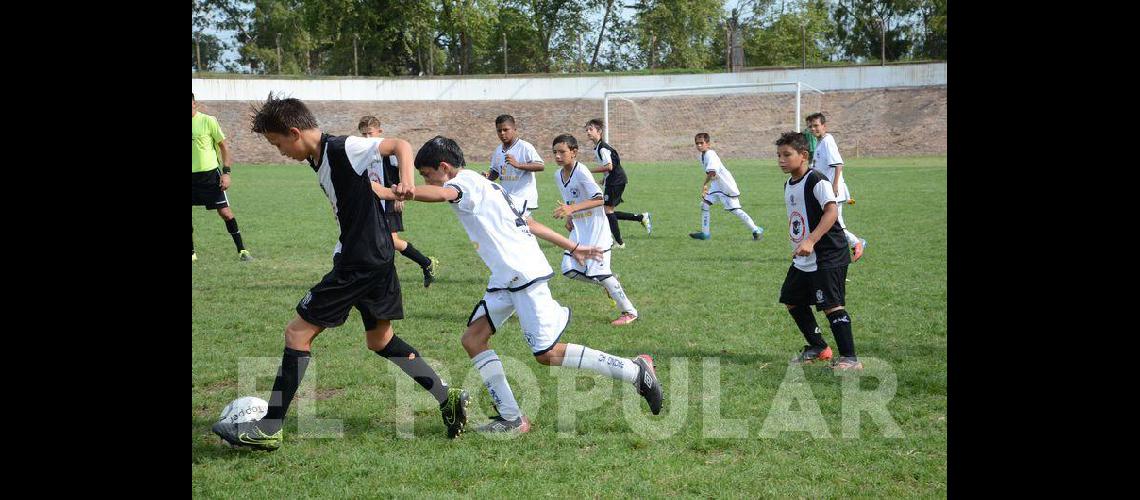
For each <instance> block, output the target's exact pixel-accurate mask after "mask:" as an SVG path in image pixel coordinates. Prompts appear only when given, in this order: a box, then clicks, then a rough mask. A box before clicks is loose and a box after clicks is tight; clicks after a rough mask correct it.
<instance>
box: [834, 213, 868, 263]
mask: <svg viewBox="0 0 1140 500" xmlns="http://www.w3.org/2000/svg"><path fill="white" fill-rule="evenodd" d="M843 205H844V203H843V202H840V203H836V204H835V208H836V210H837V211H838V212H839V214H838V217H836V219H835V223H836V224H839V227H840V229H843V236H844V237H845V238H847V246H849V247H851V252H852V253H853V255H852V257H851V262H858V261H859V259H861V258H863V250H864V249H865V248H866V247H867V240H864V239H862V238H860V237H858V236H855V233H852V232H851V231H848V230H847V222H846V221H845V220H843Z"/></svg>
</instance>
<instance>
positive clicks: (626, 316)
mask: <svg viewBox="0 0 1140 500" xmlns="http://www.w3.org/2000/svg"><path fill="white" fill-rule="evenodd" d="M636 319H637V316H634V315H632V314H630V313H627V312H623V313H621V316H618V318H617V319H615V320H613V321H611V322H610V324H611V325H614V326H621V325H628V324H630V323H633V322H634V320H636Z"/></svg>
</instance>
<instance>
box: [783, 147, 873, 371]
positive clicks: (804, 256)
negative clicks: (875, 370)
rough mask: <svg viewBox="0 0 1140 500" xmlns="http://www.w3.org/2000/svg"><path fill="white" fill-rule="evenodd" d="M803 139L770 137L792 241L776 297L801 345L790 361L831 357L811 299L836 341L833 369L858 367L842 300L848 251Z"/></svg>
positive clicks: (831, 197) (831, 196)
mask: <svg viewBox="0 0 1140 500" xmlns="http://www.w3.org/2000/svg"><path fill="white" fill-rule="evenodd" d="M808 154H809V153H808V145H807V141H805V140H804V136H803V134H802V133H799V132H785V133H783V134H781V135H780V138H779V139H778V140H776V156H777V162H778V164H779V165H780V170H782V171H783V172H784V173H786V174H789V175H790V178H789V179H788V180H787V181H785V182H784V203H785V204H786V205H787V208H788V237H789V238H790V239H791V244H792V265H791V266H790V267H788V275H787V277H786V278H785V279H784V285H783V286H782V287H781V288H780V302H781V303H783V304H784V305H785V306H787V308H788V313H789V314H791V315H792V319H794V320H795V322H796V326H798V327H799V329H800V333H803V335H804V339H805V340H807V345H805V346H804V348H803V350H801V351H800V353H799V354H798V355H796V356H795V357H794V358H792V363H800V364H808V363H812V362H815V361H826V360H828V359H831V357H832V353H831V347H829V346H828V345H827V342H825V341H824V340H823V335H821V334H820V331H819V326H818V325H816V322H815V315H814V314H812V312H811V306H812V304H815V308H816V310H818V311H823V312H824V314H826V315H827V320H828V321H829V322H830V323H831V333H832V334H833V335H835V343H836V344H839V359H837V360H834V361H832V363H831V368H832V369H834V370H839V371H846V370H862V369H863V363H860V362H859V358H858V357H856V356H855V339H854V337H853V336H852V333H851V316H850V315H849V314H847V309H846V308H845V306H844V303H845V302H846V290H845V286H844V281H845V279H846V277H847V266H848V264H850V263H851V255H850V254H849V253H848V252H847V240H846V238H844V236H843V229H842V228H840V227H839V224H837V223H836V220H837V219H838V216H839V213H838V212H839V211H838V210H837V205H838V203H837V202H836V197H835V192H834V190H833V189H832V185H831V184H830V183H829V182H828V181H827V178H826V177H824V176H823V174H821V173H819V172H818V171H816V170H813V169H812V168H810V167H809V166H808V165H809V163H808Z"/></svg>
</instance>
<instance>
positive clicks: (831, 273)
mask: <svg viewBox="0 0 1140 500" xmlns="http://www.w3.org/2000/svg"><path fill="white" fill-rule="evenodd" d="M846 278H847V266H841V267H837V268H832V269H820V270H818V271H816V272H814V273H812V285H813V287H814V288H815V289H816V290H817V297H816V298H817V301H816V309H818V310H821V311H823V312H824V314H826V315H827V321H828V322H829V323H831V333H832V335H834V336H835V343H836V344H837V345H838V346H839V358H838V359H836V360H834V361H832V362H831V367H832V368H833V369H836V370H862V369H863V363H860V362H859V358H858V357H857V356H856V355H855V338H854V335H853V334H852V331H851V315H850V314H848V313H847V309H846V307H845V304H844V302H845V296H846V293H847V291H846V285H845V282H846Z"/></svg>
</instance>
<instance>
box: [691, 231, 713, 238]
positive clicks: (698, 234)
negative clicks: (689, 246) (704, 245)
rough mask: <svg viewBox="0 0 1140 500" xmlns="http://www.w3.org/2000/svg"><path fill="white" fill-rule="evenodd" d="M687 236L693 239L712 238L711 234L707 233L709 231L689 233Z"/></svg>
mask: <svg viewBox="0 0 1140 500" xmlns="http://www.w3.org/2000/svg"><path fill="white" fill-rule="evenodd" d="M689 237H690V238H692V239H694V240H707V239H709V238H712V236H711V235H709V233H702V232H696V233H689Z"/></svg>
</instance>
